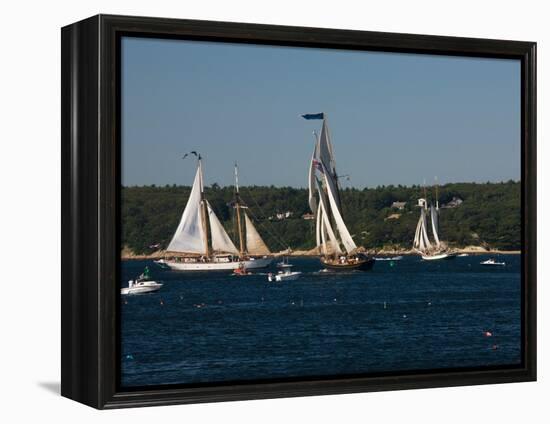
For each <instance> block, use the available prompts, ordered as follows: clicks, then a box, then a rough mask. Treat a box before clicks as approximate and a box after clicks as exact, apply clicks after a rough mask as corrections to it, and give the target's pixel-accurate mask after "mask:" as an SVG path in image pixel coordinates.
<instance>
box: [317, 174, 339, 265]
mask: <svg viewBox="0 0 550 424" xmlns="http://www.w3.org/2000/svg"><path fill="white" fill-rule="evenodd" d="M316 184H317V190H318V191H319V200H320V203H319V204H320V205H321V217H322V219H323V228H324V230H325V231H326V233H327V235H328V238H329V242H330V246H331V248H332V249H333V251H334V252H336V253H338V254H341V253H342V249H341V248H340V243H339V242H338V239H337V238H336V234H335V233H334V230H333V229H332V225H331V224H330V219H329V216H328V214H327V204H326V199H325V196H324V192H322V191H321V187H320V186H319V183H318V182H316Z"/></svg>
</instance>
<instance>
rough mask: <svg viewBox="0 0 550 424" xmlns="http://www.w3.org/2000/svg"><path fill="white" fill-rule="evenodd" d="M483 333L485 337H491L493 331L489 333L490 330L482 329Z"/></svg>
mask: <svg viewBox="0 0 550 424" xmlns="http://www.w3.org/2000/svg"><path fill="white" fill-rule="evenodd" d="M483 335H484V336H485V337H492V336H493V333H491V332H490V331H484V332H483Z"/></svg>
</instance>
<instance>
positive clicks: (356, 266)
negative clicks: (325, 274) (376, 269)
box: [321, 257, 376, 271]
mask: <svg viewBox="0 0 550 424" xmlns="http://www.w3.org/2000/svg"><path fill="white" fill-rule="evenodd" d="M375 262H376V261H375V260H374V259H373V258H369V257H364V258H361V259H359V260H358V261H357V262H356V263H351V264H350V263H344V264H341V263H335V262H331V261H328V260H325V259H324V258H321V264H322V265H323V266H324V267H325V268H328V269H331V270H334V271H353V270H357V271H369V270H371V269H372V267H373V266H374V264H375Z"/></svg>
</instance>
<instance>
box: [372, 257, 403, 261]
mask: <svg viewBox="0 0 550 424" xmlns="http://www.w3.org/2000/svg"><path fill="white" fill-rule="evenodd" d="M401 259H403V256H392V257H390V258H386V257H376V258H374V260H375V261H400V260H401Z"/></svg>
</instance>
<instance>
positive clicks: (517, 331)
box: [120, 255, 521, 387]
mask: <svg viewBox="0 0 550 424" xmlns="http://www.w3.org/2000/svg"><path fill="white" fill-rule="evenodd" d="M487 258H488V256H469V257H462V258H456V259H454V260H449V261H438V262H423V261H421V260H420V258H418V257H405V258H404V259H403V260H401V261H395V262H386V261H383V262H382V261H378V262H377V263H376V265H375V267H374V269H373V270H372V271H369V272H360V271H357V272H349V273H340V272H319V271H320V270H321V267H320V264H319V261H318V259H316V258H291V260H290V262H291V263H292V264H294V265H295V270H298V271H302V272H303V273H304V274H303V275H302V276H301V278H300V279H299V280H297V281H289V282H280V283H269V282H268V281H267V276H266V275H265V273H262V274H256V275H253V276H243V277H236V276H231V275H229V274H228V273H221V274H220V273H214V274H209V273H204V274H201V273H180V272H175V271H165V270H162V269H160V268H159V267H157V266H156V265H155V264H154V263H153V262H152V261H124V262H122V265H121V267H122V269H121V282H120V283H121V287H122V286H125V285H127V281H128V280H129V279H133V278H135V277H136V276H137V275H139V274H140V273H141V272H142V270H143V268H144V266H145V265H147V266H149V269H150V270H151V274H152V276H153V277H154V278H155V279H156V280H158V281H162V282H164V286H163V287H162V288H161V290H160V291H158V292H156V293H151V294H145V295H134V296H122V297H121V305H120V307H121V358H120V360H121V385H122V386H123V387H135V386H147V385H159V384H201V383H213V382H218V383H221V382H230V381H243V380H259V379H261V380H265V379H281V378H297V377H300V378H306V377H321V376H333V375H341V374H369V373H387V372H403V371H413V370H431V369H440V368H457V367H458V368H461V367H480V366H508V365H519V364H520V361H521V277H520V268H521V262H520V256H519V255H508V256H501V257H500V258H499V259H500V260H503V261H505V262H506V266H505V267H483V266H481V265H480V264H479V262H480V261H482V260H485V259H487ZM274 263H275V261H274ZM273 269H275V268H273ZM265 272H267V271H265ZM487 331H489V332H490V333H491V334H492V336H488V335H487V334H486V332H487Z"/></svg>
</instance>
